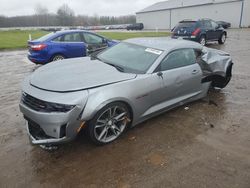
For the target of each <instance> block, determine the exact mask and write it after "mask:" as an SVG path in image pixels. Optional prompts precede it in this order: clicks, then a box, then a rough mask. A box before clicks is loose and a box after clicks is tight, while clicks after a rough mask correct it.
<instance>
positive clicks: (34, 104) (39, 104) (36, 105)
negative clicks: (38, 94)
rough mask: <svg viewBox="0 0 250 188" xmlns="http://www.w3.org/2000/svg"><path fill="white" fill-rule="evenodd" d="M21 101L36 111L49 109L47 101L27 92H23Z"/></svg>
mask: <svg viewBox="0 0 250 188" xmlns="http://www.w3.org/2000/svg"><path fill="white" fill-rule="evenodd" d="M21 101H22V102H23V103H24V104H25V105H26V106H28V107H30V108H31V109H33V110H35V111H47V110H46V108H47V104H46V102H45V101H42V100H40V99H37V98H35V97H32V96H30V95H28V94H26V93H23V95H22V98H21Z"/></svg>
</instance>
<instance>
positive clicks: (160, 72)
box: [20, 38, 233, 147]
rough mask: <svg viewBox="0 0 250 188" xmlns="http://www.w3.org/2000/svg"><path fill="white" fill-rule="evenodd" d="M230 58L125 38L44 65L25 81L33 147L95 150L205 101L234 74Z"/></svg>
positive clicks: (23, 104)
mask: <svg viewBox="0 0 250 188" xmlns="http://www.w3.org/2000/svg"><path fill="white" fill-rule="evenodd" d="M232 65H233V63H232V59H231V57H230V55H229V54H228V53H226V52H223V51H220V50H215V49H210V48H207V47H204V46H202V45H200V44H199V43H195V42H192V41H186V40H178V39H170V38H135V39H128V40H125V41H123V42H121V43H119V44H117V45H115V46H113V47H111V48H108V49H106V50H104V51H102V52H100V53H99V54H94V55H92V56H91V57H82V58H74V59H65V60H60V61H57V62H53V63H50V64H47V65H44V66H42V67H40V68H38V69H37V70H35V71H34V72H33V73H32V74H31V75H30V76H28V77H26V79H25V80H24V82H23V85H22V97H21V101H20V110H21V112H22V113H23V115H24V118H25V120H26V126H27V131H28V134H29V136H30V138H31V142H32V143H33V144H35V145H41V146H44V147H45V146H53V145H58V144H61V143H65V142H68V141H71V140H73V139H74V138H75V137H76V136H77V135H78V133H79V132H80V131H81V129H85V130H86V131H87V133H88V136H89V138H90V139H91V140H92V141H93V142H94V143H96V144H98V145H103V144H107V143H110V142H112V141H114V140H116V139H117V138H118V137H119V136H120V135H121V134H122V133H124V131H125V130H126V129H127V128H128V127H131V126H135V125H137V124H139V123H141V122H143V121H145V120H146V119H148V118H151V117H153V116H155V115H158V114H160V113H163V112H165V111H167V110H169V109H172V108H175V107H178V106H180V105H183V104H185V103H189V102H191V101H194V100H198V99H201V98H203V97H205V96H206V95H207V92H208V90H209V88H210V87H218V88H224V87H225V86H226V85H227V84H228V83H229V81H230V79H231V76H232V73H231V72H232Z"/></svg>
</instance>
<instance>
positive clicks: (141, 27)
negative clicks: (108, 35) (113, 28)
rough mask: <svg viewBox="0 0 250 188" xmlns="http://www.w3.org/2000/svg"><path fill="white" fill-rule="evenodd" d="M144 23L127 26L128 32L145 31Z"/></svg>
mask: <svg viewBox="0 0 250 188" xmlns="http://www.w3.org/2000/svg"><path fill="white" fill-rule="evenodd" d="M143 28H144V25H143V23H134V24H131V25H128V26H127V30H143Z"/></svg>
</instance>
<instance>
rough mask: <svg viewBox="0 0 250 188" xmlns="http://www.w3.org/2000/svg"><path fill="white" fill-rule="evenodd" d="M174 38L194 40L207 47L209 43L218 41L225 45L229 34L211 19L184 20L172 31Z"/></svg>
mask: <svg viewBox="0 0 250 188" xmlns="http://www.w3.org/2000/svg"><path fill="white" fill-rule="evenodd" d="M172 38H182V39H187V40H192V41H196V42H199V43H201V44H202V45H206V43H207V42H208V41H218V42H219V44H224V43H225V41H226V38H227V32H226V31H225V30H224V28H223V27H222V26H220V25H219V24H217V23H216V22H215V21H213V20H210V19H201V20H198V21H192V20H183V21H181V22H179V23H178V24H177V26H175V27H174V29H173V30H172Z"/></svg>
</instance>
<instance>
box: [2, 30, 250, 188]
mask: <svg viewBox="0 0 250 188" xmlns="http://www.w3.org/2000/svg"><path fill="white" fill-rule="evenodd" d="M228 35H229V38H228V39H227V42H226V44H225V45H218V44H210V45H209V47H213V48H218V49H221V50H224V51H227V52H229V53H230V54H231V55H232V57H233V60H234V63H235V64H234V67H233V78H232V81H231V82H230V84H229V85H228V87H226V88H225V89H223V90H217V91H216V90H215V91H211V92H210V93H209V95H208V97H207V98H205V99H203V100H200V101H197V102H195V103H191V104H189V105H186V107H188V108H185V106H183V107H180V108H177V109H175V110H172V111H170V112H167V113H164V114H162V115H160V116H158V117H155V118H153V119H151V120H149V121H147V122H144V123H142V124H140V125H138V126H137V127H135V128H133V129H131V130H129V131H128V132H127V133H126V134H124V135H123V136H122V137H121V138H120V139H118V140H117V141H116V142H114V143H112V144H109V145H107V146H102V147H97V146H95V145H93V144H91V143H90V142H89V141H88V139H86V137H85V136H84V133H83V134H82V135H80V136H79V137H78V138H77V139H76V141H74V142H72V143H69V144H66V145H64V146H62V147H60V148H59V150H57V151H54V152H47V151H44V150H42V149H41V148H40V147H37V146H31V145H30V143H29V139H28V136H27V134H26V129H25V126H24V119H23V117H22V115H21V113H20V112H19V108H18V103H19V100H20V92H21V91H20V87H21V86H20V85H21V81H22V79H23V78H24V77H25V76H26V75H28V74H30V73H31V72H32V70H33V69H34V68H35V67H36V66H35V65H33V64H32V63H29V61H28V60H27V59H26V51H12V52H0V187H109V188H110V187H121V188H129V187H174V188H179V187H183V188H194V187H197V188H237V187H240V188H250V61H249V60H250V29H244V30H239V29H238V30H236V29H235V30H234V29H232V30H229V31H228Z"/></svg>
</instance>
